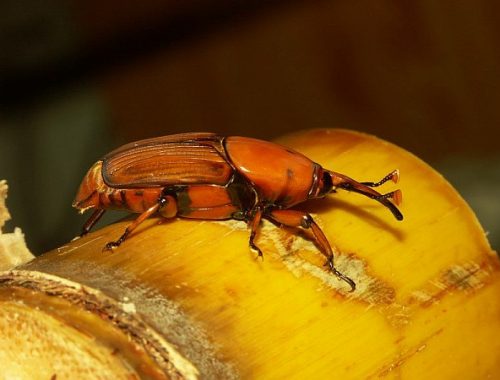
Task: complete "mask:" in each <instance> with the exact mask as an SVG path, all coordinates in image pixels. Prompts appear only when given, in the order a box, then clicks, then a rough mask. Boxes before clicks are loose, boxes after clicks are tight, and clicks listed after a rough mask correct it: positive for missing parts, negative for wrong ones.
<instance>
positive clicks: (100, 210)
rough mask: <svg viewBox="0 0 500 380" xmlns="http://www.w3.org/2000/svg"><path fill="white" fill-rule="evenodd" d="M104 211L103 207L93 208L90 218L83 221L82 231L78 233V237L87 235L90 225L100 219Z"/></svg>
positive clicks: (92, 225) (93, 224)
mask: <svg viewBox="0 0 500 380" xmlns="http://www.w3.org/2000/svg"><path fill="white" fill-rule="evenodd" d="M105 212H106V210H105V209H103V208H98V209H97V210H95V211H94V212H93V213H92V215H90V218H89V219H88V220H87V221H86V222H85V224H84V225H83V227H82V232H81V233H80V237H82V236H85V235H87V234H88V233H89V232H90V230H91V229H92V227H94V226H95V224H96V223H97V222H98V221H99V219H101V216H102V215H103V214H104V213H105Z"/></svg>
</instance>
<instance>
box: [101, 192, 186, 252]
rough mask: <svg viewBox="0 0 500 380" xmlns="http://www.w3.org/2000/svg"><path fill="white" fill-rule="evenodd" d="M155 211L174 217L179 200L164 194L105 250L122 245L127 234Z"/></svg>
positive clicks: (108, 244)
mask: <svg viewBox="0 0 500 380" xmlns="http://www.w3.org/2000/svg"><path fill="white" fill-rule="evenodd" d="M155 212H159V213H160V214H161V215H162V216H164V217H170V218H172V217H174V216H175V215H176V214H177V202H176V200H175V198H174V197H173V196H171V195H162V196H161V197H160V199H159V200H158V202H157V203H156V204H155V205H153V206H151V207H150V208H148V209H147V210H146V211H144V212H143V213H142V214H141V215H139V216H138V217H137V219H135V220H134V221H133V222H132V223H130V224H129V225H128V226H127V228H125V232H124V233H123V234H122V236H120V237H119V238H118V240H116V241H110V242H109V243H107V244H106V245H105V246H104V249H103V250H111V249H113V248H116V247H118V246H120V244H121V243H123V242H124V241H125V239H126V238H127V236H128V235H129V234H130V233H131V232H132V231H133V230H135V229H136V228H137V227H138V226H139V225H140V224H141V223H142V222H144V221H145V220H146V219H147V218H149V217H150V216H151V215H153V214H154V213H155Z"/></svg>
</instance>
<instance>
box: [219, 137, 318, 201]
mask: <svg viewBox="0 0 500 380" xmlns="http://www.w3.org/2000/svg"><path fill="white" fill-rule="evenodd" d="M225 147H226V153H227V155H228V157H229V158H230V160H231V161H232V163H233V164H234V166H235V167H236V169H237V170H238V171H239V172H240V173H241V174H242V175H243V176H244V177H246V178H247V179H248V180H249V181H250V182H251V183H253V184H254V187H255V189H256V190H257V192H258V194H259V197H260V200H261V201H263V200H264V201H268V202H272V203H276V204H279V205H283V206H286V207H290V206H292V205H294V204H296V203H300V202H303V201H304V200H306V199H307V198H308V194H309V191H310V189H311V186H312V184H313V181H314V170H315V164H314V162H312V161H311V160H309V159H308V158H307V157H305V156H304V155H302V154H300V153H298V152H295V151H293V150H291V149H287V148H285V147H283V146H281V145H278V144H274V143H271V142H268V141H262V140H257V139H252V138H248V137H228V138H227V139H226V140H225Z"/></svg>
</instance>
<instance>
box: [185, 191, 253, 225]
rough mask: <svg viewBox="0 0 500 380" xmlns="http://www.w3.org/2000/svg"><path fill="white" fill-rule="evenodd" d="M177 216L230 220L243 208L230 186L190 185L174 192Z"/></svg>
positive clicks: (237, 195) (238, 197)
mask: <svg viewBox="0 0 500 380" xmlns="http://www.w3.org/2000/svg"><path fill="white" fill-rule="evenodd" d="M176 198H177V210H178V211H177V215H179V216H182V217H184V218H193V219H209V220H216V219H230V218H234V217H235V216H236V215H237V214H238V213H241V211H242V210H243V208H244V206H243V204H242V202H241V200H240V194H236V193H234V192H233V188H232V186H231V185H230V186H217V185H192V186H185V187H184V188H183V189H180V190H178V191H176Z"/></svg>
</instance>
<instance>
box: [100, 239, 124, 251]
mask: <svg viewBox="0 0 500 380" xmlns="http://www.w3.org/2000/svg"><path fill="white" fill-rule="evenodd" d="M120 244H121V242H120V241H119V240H117V241H110V242H108V243H106V245H105V246H104V247H103V248H102V251H103V252H106V251H113V249H116V248H118V247H119V246H120Z"/></svg>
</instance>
